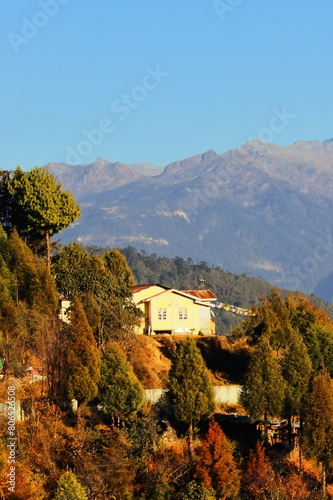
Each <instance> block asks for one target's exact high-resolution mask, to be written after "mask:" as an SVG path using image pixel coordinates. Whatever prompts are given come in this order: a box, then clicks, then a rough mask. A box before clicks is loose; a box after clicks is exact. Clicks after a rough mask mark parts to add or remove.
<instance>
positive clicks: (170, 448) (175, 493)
mask: <svg viewBox="0 0 333 500" xmlns="http://www.w3.org/2000/svg"><path fill="white" fill-rule="evenodd" d="M39 174H41V176H42V177H43V178H46V181H47V182H50V184H49V185H52V183H53V182H54V180H53V179H49V178H48V175H49V174H47V173H45V172H44V171H43V172H39V170H38V169H37V170H36V171H35V172H34V175H36V176H37V178H39ZM17 175H18V176H19V180H20V182H19V183H18V184H17V185H16V186H15V185H11V186H10V189H7V188H8V180H10V178H11V177H10V176H9V177H8V176H4V177H3V184H2V185H1V186H0V195H1V196H0V201H1V203H0V218H1V221H2V223H3V224H2V225H0V365H1V366H0V407H1V412H0V432H1V437H0V496H1V497H2V498H5V499H6V500H7V499H8V500H64V499H66V500H69V499H77V500H106V499H110V498H112V499H114V500H134V499H139V500H162V499H163V500H164V499H165V500H198V499H202V500H227V499H230V500H231V499H232V500H236V499H237V500H240V499H242V500H246V499H249V500H252V499H254V500H264V499H265V500H266V499H279V500H289V499H296V500H306V499H307V500H320V499H322V498H332V484H331V482H332V481H331V476H330V474H331V471H332V468H331V466H332V460H331V459H332V456H333V382H332V378H331V377H332V375H333V322H332V320H331V319H330V318H329V317H328V315H327V314H326V313H325V312H324V311H323V310H322V309H320V308H319V307H317V306H316V305H314V304H313V303H312V302H311V301H310V300H309V299H308V298H306V297H303V296H300V295H293V294H289V295H288V294H287V295H286V294H283V295H282V294H280V292H279V291H278V290H277V289H273V290H270V289H269V287H268V285H266V284H265V283H263V282H262V281H261V280H259V281H258V280H254V279H253V278H248V277H246V276H240V277H237V276H234V275H231V274H230V273H224V272H223V271H222V270H221V269H218V268H209V267H208V266H207V264H206V263H204V262H201V263H199V264H195V263H193V262H191V261H190V260H188V261H184V260H183V259H179V258H178V257H177V258H175V259H172V260H169V259H160V258H157V256H156V255H152V256H147V255H145V254H137V253H136V252H135V251H134V250H133V249H131V248H128V249H126V250H124V251H123V253H121V252H120V251H119V250H117V249H104V250H101V251H100V252H99V255H98V254H97V252H94V251H92V252H88V250H87V249H85V248H83V247H82V246H81V245H79V244H77V243H72V244H69V245H66V246H63V247H62V248H61V249H60V250H59V251H58V252H56V253H54V255H53V258H52V262H51V263H50V262H49V259H48V250H49V240H48V238H44V237H45V224H46V222H47V221H48V231H51V232H54V233H57V232H59V231H60V229H61V227H59V225H58V223H57V222H56V221H54V220H53V221H52V219H51V220H50V218H48V217H47V215H48V210H47V207H48V206H49V203H50V202H51V201H52V200H53V202H54V204H55V206H58V207H59V208H60V209H61V210H66V206H67V202H68V203H69V208H70V207H72V209H73V211H72V213H71V215H70V218H71V217H74V216H75V213H77V210H78V207H77V206H76V204H75V202H74V200H72V199H71V197H70V196H69V194H68V193H67V194H66V195H65V196H62V190H61V186H59V185H56V186H55V187H56V189H55V190H54V191H53V194H50V193H52V191H51V192H50V190H48V189H46V190H44V189H42V186H41V189H40V190H37V191H36V192H34V193H33V195H32V202H33V204H34V203H37V202H38V203H37V205H38V206H39V211H38V213H39V216H38V213H37V215H36V213H35V212H34V217H32V215H33V214H32V213H31V207H32V204H31V203H30V202H31V197H30V195H29V193H30V194H31V191H30V189H29V180H30V177H29V174H25V173H23V172H22V171H20V172H17ZM25 176H27V177H25ZM45 176H46V177H45ZM14 178H15V177H14ZM26 188H27V189H26ZM50 196H51V198H50ZM59 197H60V200H62V202H61V203H60V201H59V199H58V198H59ZM5 199H6V203H2V202H4V200H5ZM47 200H48V202H47ZM4 207H5V208H6V210H5V211H4ZM43 207H44V208H43ZM45 207H46V208H45ZM45 210H46V213H45ZM19 212H20V213H21V215H23V216H24V217H23V219H20V222H17V219H16V214H17V213H19ZM69 212H71V210H69ZM124 255H127V258H125V256H124ZM50 264H51V265H50ZM134 274H135V275H136V277H137V279H139V280H140V281H141V280H142V281H146V282H147V281H148V282H149V281H152V282H156V281H162V278H163V281H164V284H166V285H169V286H177V287H179V288H185V287H186V288H192V287H194V286H197V285H198V284H199V285H200V284H202V285H203V286H205V287H207V286H208V285H209V286H210V288H212V289H213V291H216V292H217V293H218V294H221V298H223V299H224V300H225V298H226V295H227V297H228V298H230V299H231V300H230V301H232V302H237V301H239V303H240V304H242V305H248V306H251V307H253V313H254V315H253V316H248V317H246V318H245V319H244V321H242V322H241V323H239V324H238V325H237V326H236V327H235V328H234V331H233V336H232V337H231V338H226V337H221V336H212V337H200V336H192V335H191V336H183V337H177V338H174V337H172V336H160V337H158V336H156V337H153V336H151V337H146V336H138V335H135V333H134V331H135V330H134V328H135V326H136V325H137V324H138V322H139V321H140V318H141V313H140V311H139V310H138V309H137V308H136V307H135V305H134V303H133V301H132V296H131V293H130V287H131V286H132V285H133V283H134V282H135V277H134ZM222 279H223V280H224V281H223V282H220V281H219V280H222ZM168 280H169V281H168ZM247 284H248V286H247ZM219 287H220V288H219ZM265 287H268V288H267V293H266V294H265V295H266V297H265V298H263V299H262V300H259V294H262V292H263V290H265ZM242 288H243V292H242V291H241V289H242ZM228 290H229V291H228ZM228 293H229V295H228ZM223 294H225V295H223ZM255 294H256V300H255V301H254V302H252V300H251V295H255ZM59 299H61V301H62V303H63V301H64V299H67V300H68V308H67V310H66V311H65V312H66V314H64V315H63V316H60V313H61V311H60V307H59ZM62 312H63V313H64V311H62ZM61 318H62V319H61ZM228 382H238V383H240V384H242V392H241V398H240V401H239V404H238V405H234V406H233V407H232V408H230V407H229V408H228V407H227V405H222V407H218V406H217V405H216V401H215V399H214V383H219V384H222V383H228ZM160 384H161V385H162V386H163V387H164V388H165V389H166V391H165V394H164V395H163V396H162V397H161V398H160V400H159V401H158V402H157V403H156V404H151V403H149V402H148V401H147V400H146V395H145V391H144V389H145V388H147V387H153V388H154V387H156V386H161V385H160ZM230 412H232V414H230ZM236 412H237V414H236ZM256 425H257V427H256Z"/></svg>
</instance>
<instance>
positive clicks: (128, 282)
mask: <svg viewBox="0 0 333 500" xmlns="http://www.w3.org/2000/svg"><path fill="white" fill-rule="evenodd" d="M103 260H104V262H105V264H106V267H107V269H109V271H110V272H111V274H112V275H113V276H114V278H115V289H116V290H119V291H122V292H123V293H125V294H126V293H128V292H129V287H130V286H133V285H134V283H135V282H134V276H133V273H132V271H131V269H130V267H129V265H128V264H127V261H126V259H125V257H124V256H123V254H122V253H120V252H119V250H117V249H116V248H114V249H113V250H108V251H107V252H106V253H105V254H104V255H103Z"/></svg>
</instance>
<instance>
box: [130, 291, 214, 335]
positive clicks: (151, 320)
mask: <svg viewBox="0 0 333 500" xmlns="http://www.w3.org/2000/svg"><path fill="white" fill-rule="evenodd" d="M158 294H160V295H158ZM155 295H157V296H156V297H155V298H152V299H151V300H147V299H149V298H150V297H154V296H155ZM133 300H134V303H135V304H136V305H137V307H138V308H140V309H141V311H142V312H143V314H144V316H143V318H142V321H141V324H140V326H139V327H137V328H136V333H137V334H143V333H146V334H147V333H148V334H154V333H155V332H170V333H173V334H177V333H179V334H193V335H198V334H199V332H203V333H205V334H207V333H211V331H212V322H211V315H210V307H209V305H208V304H207V306H205V305H202V304H196V303H195V301H194V299H192V298H191V297H185V296H183V295H180V294H178V293H177V292H175V291H171V290H170V291H168V290H165V289H164V288H162V287H159V286H157V285H155V286H151V287H149V288H146V289H143V290H141V291H139V292H136V293H135V294H134V295H133ZM144 300H147V302H142V301H144ZM180 311H182V313H183V314H182V315H180ZM159 313H160V314H159ZM185 313H186V315H185ZM213 325H214V324H213ZM212 333H214V331H213V332H212Z"/></svg>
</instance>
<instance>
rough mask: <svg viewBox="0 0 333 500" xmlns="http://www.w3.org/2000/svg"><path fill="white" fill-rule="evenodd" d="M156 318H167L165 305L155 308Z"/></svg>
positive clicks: (160, 319)
mask: <svg viewBox="0 0 333 500" xmlns="http://www.w3.org/2000/svg"><path fill="white" fill-rule="evenodd" d="M157 319H158V320H159V321H162V320H166V319H167V310H166V307H158V308H157Z"/></svg>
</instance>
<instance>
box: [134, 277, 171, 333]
mask: <svg viewBox="0 0 333 500" xmlns="http://www.w3.org/2000/svg"><path fill="white" fill-rule="evenodd" d="M164 290H165V289H164V288H162V287H161V286H158V285H153V286H151V287H149V288H146V289H144V290H141V291H140V292H136V293H135V294H134V295H133V301H134V304H135V305H136V306H137V307H138V308H139V309H141V311H142V312H143V314H144V316H143V318H142V320H141V324H140V326H138V327H136V328H135V333H136V334H139V335H140V334H141V335H142V334H143V333H147V331H148V326H149V303H147V302H144V303H141V304H139V302H141V301H142V300H145V299H148V298H149V297H151V296H152V295H156V294H158V293H162V292H164Z"/></svg>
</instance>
